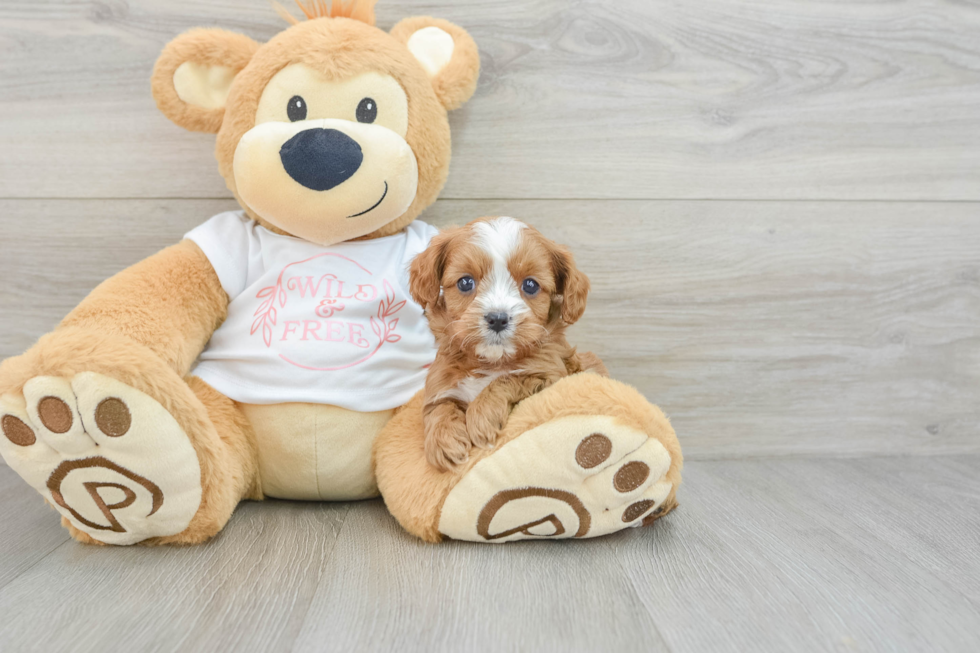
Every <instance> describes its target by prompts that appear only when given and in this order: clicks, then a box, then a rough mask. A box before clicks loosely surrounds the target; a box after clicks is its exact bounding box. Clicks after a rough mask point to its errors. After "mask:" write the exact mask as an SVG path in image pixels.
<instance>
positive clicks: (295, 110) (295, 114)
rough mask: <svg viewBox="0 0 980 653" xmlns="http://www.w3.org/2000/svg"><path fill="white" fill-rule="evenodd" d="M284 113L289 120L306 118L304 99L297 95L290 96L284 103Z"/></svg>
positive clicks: (294, 120)
mask: <svg viewBox="0 0 980 653" xmlns="http://www.w3.org/2000/svg"><path fill="white" fill-rule="evenodd" d="M286 115H287V116H289V120H290V122H296V121H297V120H306V100H304V99H303V98H302V97H300V96H299V95H294V96H293V97H291V98H290V99H289V103H288V104H287V105H286Z"/></svg>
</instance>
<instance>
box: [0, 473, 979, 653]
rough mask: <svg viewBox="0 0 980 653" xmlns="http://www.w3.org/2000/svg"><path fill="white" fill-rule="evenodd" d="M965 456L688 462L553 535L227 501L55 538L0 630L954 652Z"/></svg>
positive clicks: (53, 636)
mask: <svg viewBox="0 0 980 653" xmlns="http://www.w3.org/2000/svg"><path fill="white" fill-rule="evenodd" d="M978 464H980V456H977V455H971V456H960V457H955V458H950V457H932V458H923V457H919V458H915V457H911V458H910V457H882V458H865V459H861V460H833V459H813V460H792V459H781V460H777V459H770V460H742V461H696V462H694V463H692V464H690V465H689V466H688V468H687V470H686V480H685V485H684V486H683V488H682V491H681V493H680V495H679V498H680V503H681V507H680V509H679V510H678V511H676V512H675V513H673V514H671V515H670V516H669V517H668V518H666V519H665V520H663V521H661V522H659V523H658V524H656V525H654V526H653V527H652V528H647V529H631V530H629V531H627V532H624V533H620V534H617V535H614V536H610V537H606V538H599V539H596V540H588V541H579V542H564V543H552V542H532V543H522V544H517V545H507V546H487V545H478V544H470V543H464V542H450V543H444V544H441V545H427V544H424V543H422V542H419V541H417V540H415V539H413V538H411V537H410V536H408V535H407V534H405V533H404V532H403V531H401V530H400V528H399V527H398V526H397V524H396V523H395V522H394V520H393V519H392V518H391V517H390V516H389V515H387V513H386V512H385V510H384V507H383V505H382V504H381V503H380V502H378V501H374V502H364V503H356V504H335V505H330V504H304V503H289V502H267V503H264V504H245V505H244V506H243V507H242V508H240V510H239V511H238V513H236V515H235V516H234V517H233V518H232V521H231V522H230V523H229V525H228V527H227V529H226V530H225V532H224V533H223V534H222V536H221V537H219V538H218V539H217V540H216V541H214V542H213V543H211V544H209V545H206V546H203V547H193V548H186V549H170V548H164V549H139V548H131V549H103V548H95V547H86V546H83V545H78V544H76V543H68V544H65V545H64V546H61V547H59V548H58V549H56V550H55V551H54V553H52V554H50V555H48V556H47V557H45V558H44V559H43V560H41V561H40V562H38V563H37V564H35V565H34V566H33V567H31V568H30V569H28V570H27V571H25V572H24V573H23V574H21V575H20V576H19V577H18V578H16V579H14V580H13V581H12V582H10V583H9V584H8V585H7V586H5V587H3V588H2V589H0V611H2V613H3V614H4V615H5V618H4V619H3V620H2V621H0V641H3V642H4V644H5V647H7V648H9V649H10V650H26V649H28V648H30V649H31V650H44V651H51V652H57V651H63V650H72V651H95V650H100V651H115V650H129V651H131V650H153V651H175V650H181V651H197V650H201V651H205V650H206V651H226V650H229V651H230V650H240V651H252V650H256V651H258V650H273V651H286V650H291V651H306V650H318V651H345V650H358V651H380V650H404V651H454V650H467V651H509V650H528V651H532V650H533V651H590V650H591V651H596V650H617V651H619V650H621V651H667V650H669V651H672V652H674V653H689V652H690V653H695V652H702V651H720V652H725V651H745V650H753V651H760V652H766V651H774V652H781V651H789V650H791V651H829V650H842V651H843V650H859V651H964V652H969V651H975V650H976V649H977V647H978V646H980V612H978V610H980V600H978V599H980V597H978V594H977V587H978V584H977V579H978V578H980V548H978V547H977V543H978V541H980V480H978V478H977V476H976V474H975V473H974V471H975V470H976V468H977V465H978ZM345 516H346V518H345ZM49 517H50V518H51V519H54V517H53V515H49Z"/></svg>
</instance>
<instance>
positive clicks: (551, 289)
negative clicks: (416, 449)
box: [410, 217, 605, 470]
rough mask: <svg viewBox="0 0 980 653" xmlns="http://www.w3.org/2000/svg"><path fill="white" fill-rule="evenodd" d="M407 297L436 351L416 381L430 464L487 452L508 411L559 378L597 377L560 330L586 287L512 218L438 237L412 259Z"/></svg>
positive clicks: (596, 366)
mask: <svg viewBox="0 0 980 653" xmlns="http://www.w3.org/2000/svg"><path fill="white" fill-rule="evenodd" d="M410 278H411V281H410V286H411V287H410V290H411V293H412V297H414V298H415V301H417V302H418V303H419V304H421V305H422V307H423V308H425V312H426V317H428V319H429V325H430V327H431V328H432V332H433V333H434V334H435V338H436V343H437V345H438V346H439V351H438V353H437V354H436V359H435V361H434V362H433V363H432V366H431V367H430V369H429V374H428V377H427V378H426V382H425V400H424V401H425V403H424V408H423V413H422V415H423V424H424V429H425V454H426V458H427V459H428V461H429V463H430V464H432V465H433V466H435V467H438V468H440V469H444V470H451V469H453V468H454V467H455V466H456V465H459V464H461V463H464V462H466V460H467V459H468V458H469V450H470V448H471V447H472V446H477V447H483V448H489V447H492V446H493V444H494V441H495V439H496V437H497V432H498V431H499V430H500V429H501V428H502V427H503V425H504V423H505V422H506V421H507V417H508V416H509V415H510V411H511V409H512V408H513V407H514V405H515V404H516V403H518V402H519V401H521V400H522V399H524V398H526V397H529V396H530V395H532V394H534V393H536V392H539V391H540V390H542V389H544V388H546V387H548V386H549V385H551V384H553V383H554V382H556V381H558V380H559V379H561V378H562V377H565V376H568V375H569V374H575V373H576V372H581V371H592V372H597V373H600V374H605V367H604V366H603V364H602V362H601V361H600V360H599V359H598V358H597V357H596V356H595V355H593V354H591V353H583V354H577V353H576V351H575V348H574V347H572V346H570V345H569V344H568V341H567V340H565V328H566V327H567V326H568V325H570V324H572V323H574V322H575V321H576V320H578V319H579V318H580V317H581V316H582V313H583V312H584V311H585V299H586V296H587V295H588V293H589V279H588V277H586V276H585V275H584V274H583V273H582V272H580V271H579V270H578V268H576V267H575V261H574V260H573V259H572V255H571V253H570V252H569V251H568V250H567V249H566V248H564V247H562V246H561V245H557V244H555V243H553V242H552V241H550V240H548V239H547V238H545V237H544V236H542V235H541V233H540V232H538V230H537V229H534V228H533V227H530V226H528V225H526V224H524V223H523V222H520V221H518V220H515V219H513V218H506V217H501V218H481V219H479V220H475V221H473V222H471V223H469V224H468V225H466V226H465V227H455V228H452V229H449V230H447V231H444V232H442V233H440V234H439V235H437V236H436V237H435V238H433V239H432V243H431V244H430V245H429V247H428V248H427V249H426V250H425V251H424V252H422V253H421V254H419V255H418V256H417V257H416V258H415V259H414V260H413V261H412V265H411V271H410Z"/></svg>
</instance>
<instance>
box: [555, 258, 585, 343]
mask: <svg viewBox="0 0 980 653" xmlns="http://www.w3.org/2000/svg"><path fill="white" fill-rule="evenodd" d="M551 256H552V259H553V265H554V267H555V288H556V291H557V293H558V294H559V295H561V297H562V301H561V319H562V320H564V321H565V323H566V324H575V323H576V322H578V320H579V318H580V317H582V314H583V313H585V300H586V298H587V297H588V296H589V288H590V287H591V285H592V284H591V283H589V278H588V277H587V276H585V273H584V272H582V271H581V270H579V269H578V267H577V266H576V265H575V259H574V258H573V257H572V253H571V252H569V251H568V249H566V248H565V247H563V246H561V245H556V246H555V247H554V249H553V250H552V252H551Z"/></svg>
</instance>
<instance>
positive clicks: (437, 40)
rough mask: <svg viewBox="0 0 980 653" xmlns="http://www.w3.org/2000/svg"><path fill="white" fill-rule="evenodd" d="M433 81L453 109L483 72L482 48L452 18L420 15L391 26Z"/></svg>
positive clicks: (468, 94)
mask: <svg viewBox="0 0 980 653" xmlns="http://www.w3.org/2000/svg"><path fill="white" fill-rule="evenodd" d="M391 35H392V36H393V37H395V38H396V39H398V40H399V41H401V42H402V43H404V44H405V46H406V47H408V51H409V52H411V53H412V55H413V56H414V57H415V58H416V59H417V60H418V62H419V63H420V64H421V65H422V68H424V69H425V72H426V73H427V74H428V75H429V79H430V80H431V81H432V88H433V89H434V90H435V92H436V96H437V97H438V98H439V101H440V102H442V106H444V107H446V110H448V111H452V110H453V109H457V108H459V107H461V106H462V105H463V103H464V102H466V101H467V100H469V99H470V97H471V96H472V95H473V91H475V90H476V80H477V78H478V77H479V76H480V51H479V50H478V49H477V47H476V43H474V42H473V39H472V37H470V35H469V34H467V33H466V30H464V29H463V28H462V27H459V26H457V25H453V24H452V23H450V22H449V21H448V20H442V19H439V18H430V17H428V16H417V17H415V18H406V19H405V20H403V21H401V22H400V23H398V24H397V25H395V26H394V27H393V28H392V29H391Z"/></svg>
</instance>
